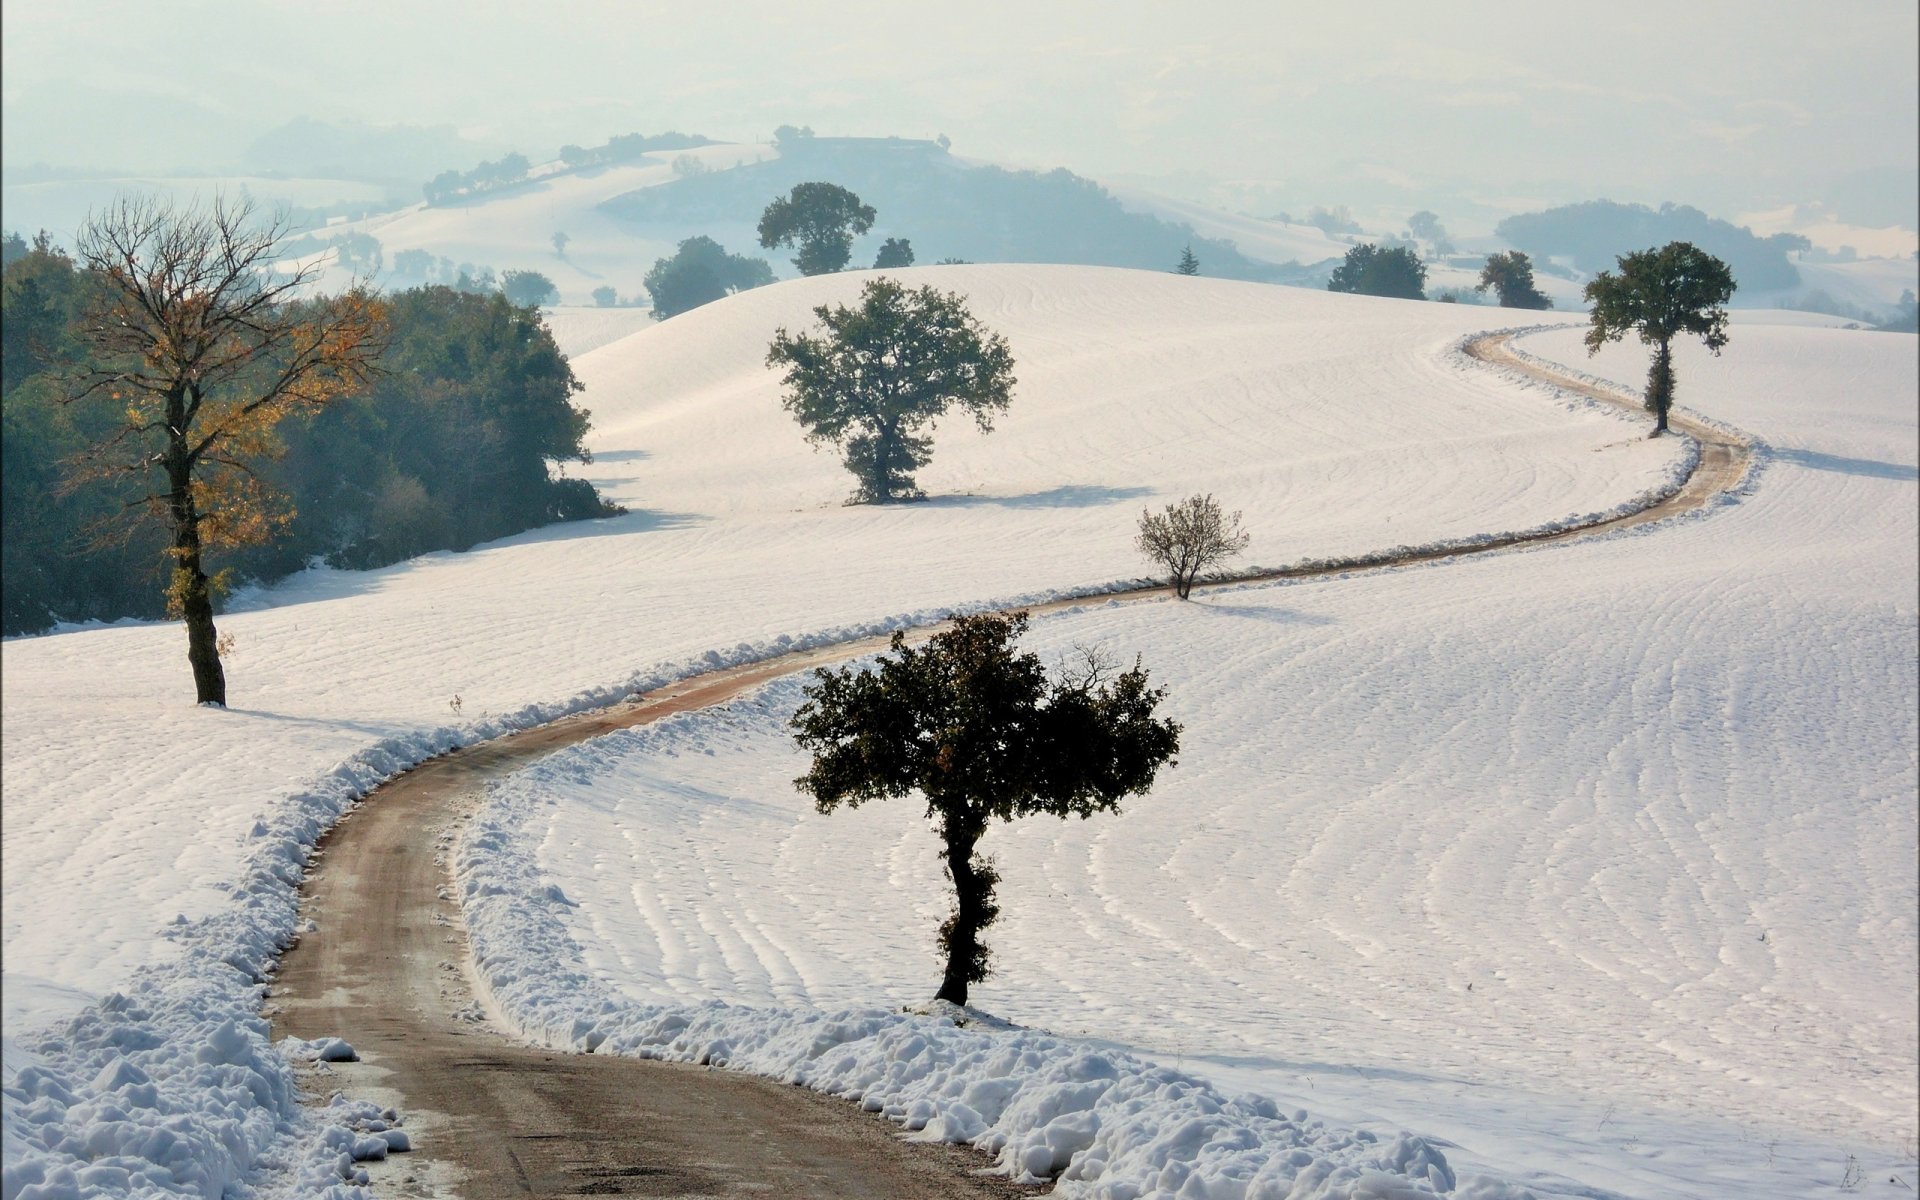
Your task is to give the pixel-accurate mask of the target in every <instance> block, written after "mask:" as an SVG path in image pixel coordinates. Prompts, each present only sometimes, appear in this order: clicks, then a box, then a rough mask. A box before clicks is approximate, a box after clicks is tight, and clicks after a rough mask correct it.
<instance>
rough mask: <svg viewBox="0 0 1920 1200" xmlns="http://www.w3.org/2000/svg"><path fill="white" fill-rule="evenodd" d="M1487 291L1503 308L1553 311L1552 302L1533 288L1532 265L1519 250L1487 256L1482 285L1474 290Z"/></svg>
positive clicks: (1483, 268) (1481, 275) (1482, 270)
mask: <svg viewBox="0 0 1920 1200" xmlns="http://www.w3.org/2000/svg"><path fill="white" fill-rule="evenodd" d="M1488 288H1492V289H1493V290H1494V294H1495V295H1497V296H1499V297H1500V307H1502V308H1536V309H1537V308H1552V307H1553V301H1551V300H1549V299H1547V297H1546V295H1545V294H1543V293H1542V292H1541V291H1540V289H1539V288H1537V287H1535V286H1534V283H1533V261H1532V260H1531V259H1529V258H1528V257H1527V256H1526V255H1524V254H1522V253H1520V251H1518V250H1509V251H1507V252H1506V253H1504V254H1489V255H1488V256H1487V265H1486V266H1485V267H1482V268H1481V270H1480V283H1479V285H1478V286H1476V287H1475V288H1474V289H1473V290H1474V291H1476V292H1485V291H1486V290H1487V289H1488Z"/></svg>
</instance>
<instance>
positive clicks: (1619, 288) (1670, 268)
mask: <svg viewBox="0 0 1920 1200" xmlns="http://www.w3.org/2000/svg"><path fill="white" fill-rule="evenodd" d="M1619 267H1620V273H1619V274H1618V275H1615V274H1614V273H1613V272H1611V271H1602V272H1600V274H1598V275H1596V276H1594V278H1593V280H1592V282H1590V283H1588V284H1587V288H1586V299H1587V303H1588V304H1590V305H1592V306H1593V308H1592V312H1591V314H1590V317H1589V321H1590V324H1589V326H1588V329H1587V353H1588V354H1589V355H1592V354H1596V353H1598V352H1599V350H1600V347H1602V346H1604V345H1606V344H1607V343H1608V342H1617V341H1619V340H1620V339H1621V338H1623V337H1625V336H1626V335H1627V334H1628V333H1637V334H1639V335H1640V340H1641V341H1642V342H1644V343H1646V344H1647V345H1649V346H1652V347H1653V363H1652V365H1651V366H1650V367H1649V368H1648V372H1647V400H1646V403H1647V411H1649V412H1651V413H1653V415H1654V427H1653V436H1655V437H1658V436H1659V435H1660V434H1662V433H1664V432H1666V429H1667V414H1668V412H1670V411H1671V410H1672V408H1673V393H1674V380H1673V339H1674V338H1676V337H1678V336H1680V335H1681V334H1694V335H1697V336H1698V337H1699V338H1700V340H1701V341H1702V342H1704V343H1705V344H1706V347H1707V349H1708V350H1710V351H1712V352H1713V353H1714V354H1716V355H1717V354H1719V353H1720V348H1721V347H1722V346H1724V345H1726V344H1727V310H1726V308H1725V307H1724V306H1725V305H1726V303H1727V301H1729V300H1731V299H1732V298H1733V290H1734V286H1735V285H1734V282H1733V272H1732V271H1730V270H1729V269H1728V268H1727V264H1725V263H1723V262H1721V261H1720V260H1719V259H1717V258H1715V257H1714V256H1713V255H1711V254H1708V253H1706V252H1705V251H1703V250H1700V249H1699V248H1697V247H1695V246H1692V245H1690V244H1688V243H1686V242H1669V243H1667V244H1666V245H1665V246H1662V247H1661V248H1660V249H1658V250H1641V251H1638V252H1636V253H1633V254H1624V255H1621V257H1620V259H1619Z"/></svg>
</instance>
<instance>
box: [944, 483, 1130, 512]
mask: <svg viewBox="0 0 1920 1200" xmlns="http://www.w3.org/2000/svg"><path fill="white" fill-rule="evenodd" d="M1151 495H1153V489H1152V488H1145V487H1124V488H1115V487H1103V486H1101V485H1100V484H1096V483H1070V484H1066V485H1063V486H1061V487H1057V488H1050V489H1048V490H1047V491H1044V492H1028V493H1026V494H1025V495H1021V496H934V497H931V498H930V499H928V500H927V503H928V504H931V505H935V506H942V507H943V506H948V505H951V506H952V507H955V508H971V507H977V506H979V505H984V504H992V505H995V506H997V507H1000V508H1097V507H1099V506H1100V505H1102V504H1117V503H1119V502H1120V501H1122V500H1138V499H1139V498H1140V497H1142V496H1151Z"/></svg>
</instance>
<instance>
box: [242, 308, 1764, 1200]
mask: <svg viewBox="0 0 1920 1200" xmlns="http://www.w3.org/2000/svg"><path fill="white" fill-rule="evenodd" d="M1509 341H1510V336H1509V335H1490V336H1488V337H1485V338H1481V339H1479V340H1478V341H1476V342H1474V343H1472V344H1471V345H1470V346H1469V347H1468V353H1469V354H1471V355H1473V356H1474V357H1476V358H1479V359H1482V360H1484V361H1487V362H1490V363H1496V364H1500V365H1502V366H1507V367H1511V368H1513V369H1516V370H1520V371H1524V372H1526V373H1528V374H1532V375H1535V376H1537V377H1540V378H1545V379H1548V380H1550V381H1551V382H1554V383H1556V384H1559V385H1560V386H1562V387H1565V388H1567V389H1569V390H1572V391H1577V392H1580V393H1581V394H1584V395H1590V396H1594V397H1596V398H1599V399H1602V400H1606V401H1608V402H1611V403H1626V404H1628V406H1630V407H1637V406H1633V405H1631V403H1630V402H1628V401H1623V400H1622V398H1621V397H1618V396H1615V395H1612V394H1609V393H1607V392H1605V391H1604V390H1601V389H1597V388H1594V387H1592V386H1590V385H1588V384H1586V383H1583V382H1581V381H1579V380H1577V379H1573V378H1571V377H1567V376H1561V375H1559V374H1557V373H1553V372H1549V371H1546V370H1544V369H1542V368H1539V367H1536V366H1534V365H1533V364H1530V363H1526V362H1523V361H1521V360H1519V359H1518V358H1515V357H1514V356H1513V355H1512V353H1511V352H1510V350H1509V349H1508V345H1507V343H1508V342H1509ZM1673 424H1674V425H1675V427H1676V428H1678V429H1680V430H1682V431H1684V432H1686V433H1688V434H1690V435H1692V436H1693V437H1695V438H1696V439H1698V440H1699V442H1700V443H1701V460H1700V466H1699V467H1698V469H1696V471H1695V472H1694V474H1693V476H1692V477H1691V478H1690V479H1689V480H1688V481H1687V482H1686V484H1685V485H1684V486H1683V487H1682V488H1681V489H1680V490H1679V491H1678V492H1677V493H1676V494H1675V495H1673V496H1672V497H1669V498H1668V499H1666V500H1664V501H1662V502H1660V503H1658V504H1655V505H1653V506H1652V507H1650V508H1648V509H1645V510H1643V511H1641V512H1638V513H1634V514H1632V515H1630V516H1625V517H1620V518H1615V519H1613V520H1609V521H1603V522H1598V523H1596V524H1594V525H1591V526H1587V527H1585V528H1583V529H1579V530H1569V531H1562V532H1556V533H1552V534H1542V535H1526V536H1515V537H1512V538H1508V539H1506V540H1504V541H1500V542H1495V543H1492V544H1488V545H1482V546H1476V547H1473V548H1471V549H1468V550H1456V551H1442V552H1434V553H1425V554H1419V555H1412V556H1403V557H1401V558H1398V559H1394V560H1392V561H1391V562H1385V561H1378V560H1373V559H1367V560H1353V561H1350V562H1346V563H1335V564H1329V565H1322V566H1316V567H1313V568H1302V569H1296V570H1291V571H1284V572H1279V573H1276V574H1272V575H1268V576H1264V577H1265V578H1299V577H1304V576H1309V575H1326V574H1334V573H1338V572H1341V571H1349V570H1353V569H1356V567H1358V566H1362V565H1380V566H1390V565H1396V564H1399V563H1405V562H1414V561H1421V560H1425V559H1434V558H1444V557H1453V556H1459V555H1464V554H1470V553H1484V552H1487V551H1491V550H1497V549H1501V548H1504V547H1506V546H1512V545H1519V544H1527V543H1536V542H1538V543H1544V542H1557V541H1568V540H1573V539H1575V538H1581V537H1591V536H1593V535H1594V534H1596V533H1599V532H1605V531H1611V530H1614V529H1620V528H1626V527H1629V526H1633V525H1639V524H1644V523H1646V522H1648V521H1655V520H1661V519H1664V518H1667V517H1671V516H1675V515H1678V514H1681V513H1685V512H1689V511H1692V510H1694V509H1697V508H1699V507H1701V506H1702V505H1704V504H1706V503H1707V502H1708V501H1709V500H1711V499H1712V498H1713V497H1714V496H1715V495H1716V494H1718V493H1719V492H1722V491H1725V490H1727V489H1729V488H1732V487H1735V486H1737V485H1738V484H1739V483H1740V481H1741V480H1742V479H1743V478H1744V476H1745V473H1746V470H1747V466H1748V461H1749V458H1750V452H1749V449H1748V447H1747V445H1746V444H1745V443H1744V442H1743V441H1741V440H1740V439H1739V438H1737V437H1734V436H1731V435H1728V434H1725V433H1722V432H1721V431H1718V430H1715V429H1712V428H1710V427H1707V426H1703V425H1700V424H1699V423H1698V422H1694V421H1690V420H1688V419H1686V418H1684V417H1680V416H1678V415H1677V414H1676V416H1675V418H1674V421H1673ZM1164 594H1165V592H1164V590H1163V589H1153V590H1152V591H1150V592H1142V593H1129V594H1123V595H1120V596H1117V597H1102V599H1114V598H1118V599H1128V598H1143V597H1146V596H1155V597H1157V596H1162V595H1164ZM1085 602H1086V601H1085V600H1084V599H1080V600H1066V601H1060V602H1057V603H1055V604H1050V605H1042V606H1036V611H1041V610H1044V609H1047V608H1064V607H1068V606H1071V605H1073V604H1079V603H1085ZM930 632H931V629H927V630H922V631H920V633H919V636H925V635H926V634H927V633H930ZM885 644H886V639H884V638H870V639H866V640H864V641H860V642H853V643H847V644H843V645H839V646H830V647H822V648H819V649H815V650H811V651H805V652H800V653H795V654H789V655H785V656H782V657H780V658H776V659H770V660H768V661H765V662H761V663H757V664H753V665H750V666H746V667H739V668H734V669H731V670H726V671H719V672H714V673H712V674H708V675H702V676H698V677H695V678H692V679H687V680H683V681H682V682H680V683H677V684H672V685H670V686H668V687H665V688H662V689H660V690H659V691H657V692H653V693H649V694H647V695H645V696H640V697H636V698H632V699H630V700H628V701H626V702H624V703H622V704H619V705H615V706H613V707H611V708H606V709H600V710H596V711H594V712H589V713H582V714H578V715H576V716H572V717H568V718H564V719H562V720H559V721H555V722H553V723H551V724H548V725H543V726H540V727H539V728H536V729H530V730H527V731H524V732H522V733H517V734H513V735H509V736H506V737H501V738H497V739H495V740H493V741H490V742H486V743H483V744H480V745H476V746H472V747H469V748H467V749H464V750H460V751H456V752H454V753H451V754H448V755H445V756H442V757H440V758H437V759H434V760H432V761H430V762H427V763H423V764H422V765H420V766H418V767H416V768H414V769H413V770H411V771H408V772H406V773H405V774H403V775H400V776H398V777H396V778H394V779H393V780H391V781H390V782H388V783H387V784H385V785H384V786H382V787H380V788H379V789H377V790H376V791H374V792H373V793H372V794H371V795H369V796H368V797H367V798H366V800H365V801H364V802H362V803H361V804H360V805H359V806H358V807H357V808H356V809H355V810H354V811H353V812H351V813H349V814H348V815H347V816H346V817H344V818H342V819H341V821H340V823H339V824H338V825H337V826H336V827H335V829H334V830H333V831H332V832H331V833H329V834H328V835H327V837H326V839H325V840H324V841H323V842H322V844H321V846H320V848H319V850H318V851H317V852H316V855H315V860H314V863H313V865H312V867H311V869H310V870H309V873H308V877H307V880H306V883H305V885H304V887H303V889H302V894H303V901H304V911H305V913H306V915H307V916H310V917H311V918H313V920H314V921H315V922H316V924H317V926H318V928H317V930H316V931H314V932H310V933H307V934H305V935H304V936H302V937H301V938H300V940H299V942H298V943H297V944H296V945H295V946H294V947H293V948H291V949H290V950H289V951H288V952H287V953H286V955H285V956H284V958H283V959H282V961H281V965H280V970H279V973H278V976H277V978H276V979H275V981H274V984H273V987H272V992H271V994H270V996H269V998H268V1004H267V1011H268V1015H269V1016H271V1017H272V1019H273V1023H274V1031H275V1034H276V1036H280V1035H286V1034H293V1035H296V1036H299V1037H305V1038H318V1037H342V1038H345V1039H346V1040H347V1041H348V1042H350V1043H351V1044H352V1045H353V1046H354V1048H355V1049H356V1050H357V1051H358V1052H359V1054H360V1057H361V1059H362V1061H361V1062H359V1063H348V1064H336V1065H334V1066H332V1067H329V1068H327V1069H328V1070H330V1071H331V1072H332V1074H331V1075H330V1076H329V1077H328V1078H327V1079H325V1080H324V1081H322V1084H321V1086H323V1087H325V1088H328V1089H339V1090H344V1091H346V1092H348V1093H349V1094H350V1095H354V1096H360V1097H366V1098H370V1099H381V1100H382V1101H383V1102H384V1103H388V1104H391V1105H393V1106H394V1107H395V1108H397V1109H399V1110H400V1111H401V1112H402V1114H403V1116H404V1118H405V1120H406V1124H407V1129H408V1131H409V1133H410V1135H411V1136H412V1138H413V1140H414V1144H415V1151H414V1152H413V1153H411V1154H404V1155H397V1156H395V1157H394V1158H392V1159H390V1160H388V1162H387V1163H385V1164H377V1165H376V1178H375V1186H376V1188H377V1189H378V1190H379V1191H380V1192H381V1193H382V1194H384V1195H394V1196H429V1195H431V1196H459V1197H464V1198H465V1200H487V1198H490V1197H507V1196H512V1197H519V1196H581V1195H630V1196H678V1197H696V1196H702V1197H704V1196H715V1197H726V1196H749V1195H751V1196H766V1197H781V1198H786V1197H832V1198H835V1200H857V1198H866V1197H871V1198H873V1200H914V1198H918V1197H949V1196H952V1197H978V1196H990V1197H1007V1196H1016V1195H1031V1194H1033V1193H1032V1191H1031V1189H1021V1188H1016V1187H1014V1186H1013V1185H1012V1184H1010V1183H1009V1182H1008V1181H1007V1180H1005V1179H1003V1178H999V1177H994V1176H983V1175H981V1174H979V1173H978V1172H979V1171H980V1170H981V1169H982V1168H984V1167H986V1166H987V1165H988V1160H987V1159H986V1158H985V1156H983V1155H980V1154H978V1153H976V1152H974V1151H972V1150H969V1149H965V1148H956V1147H948V1146H933V1145H926V1144H921V1143H906V1142H903V1141H901V1140H900V1138H899V1136H898V1134H897V1131H896V1130H895V1128H894V1126H892V1125H891V1124H890V1123H888V1122H886V1121H884V1120H882V1119H880V1118H878V1117H874V1116H869V1115H867V1114H864V1113H861V1112H860V1111H858V1110H857V1109H856V1107H855V1106H853V1105H851V1104H848V1103H846V1102H844V1101H841V1100H835V1099H830V1098H827V1097H823V1096H820V1095H817V1094H815V1093H812V1092H809V1091H806V1090H804V1089H802V1088H797V1087H791V1086H787V1085H782V1084H779V1083H775V1082H772V1081H769V1080H764V1079H758V1078H755V1077H752V1076H747V1075H743V1074H738V1073H735V1072H730V1071H720V1070H710V1069H707V1068H701V1067H690V1066H678V1065H673V1064H666V1063H658V1062H649V1061H643V1060H638V1059H623V1058H603V1057H600V1056H598V1055H590V1054H587V1055H574V1054H560V1053H554V1052H550V1051H545V1050H538V1049H533V1048H530V1047H526V1046H522V1045H519V1044H517V1043H515V1042H513V1041H511V1040H510V1039H509V1038H507V1037H506V1036H504V1035H503V1034H502V1033H501V1032H499V1031H498V1030H496V1029H494V1028H493V1027H492V1026H490V1025H489V1024H488V1023H487V1022H485V1021H484V1020H482V1019H480V1018H479V1017H478V1010H477V1009H476V1006H475V1004H474V1001H475V996H474V994H473V991H472V987H473V984H472V980H471V975H470V966H469V959H468V950H467V944H466V937H465V934H464V932H463V931H462V926H461V917H460V911H459V905H458V903H457V902H456V901H454V900H453V899H451V897H452V896H453V895H454V894H455V893H454V891H453V889H452V887H451V883H450V880H449V877H448V872H447V847H448V843H449V841H450V839H451V837H452V835H453V834H454V832H455V831H456V830H457V829H458V827H459V825H460V823H461V822H462V821H463V820H465V818H466V817H467V815H468V814H469V813H470V812H471V811H472V810H473V808H474V806H475V805H476V804H478V803H479V801H480V799H481V796H482V793H483V791H484V789H485V786H486V783H487V781H488V780H490V779H493V778H496V777H498V776H501V775H504V774H507V773H509V772H511V771H514V770H517V769H519V768H521V767H524V766H526V765H527V764H528V763H530V762H532V761H533V760H535V759H537V758H539V757H541V756H543V755H545V754H548V753H551V752H552V751H554V750H557V749H560V748H561V747H564V746H568V745H572V744H574V743H577V742H581V741H585V740H587V739H589V738H592V737H596V736H599V735H600V734H603V733H608V732H611V731H613V730H615V729H621V728H626V727H629V726H633V725H640V724H644V723H646V722H649V721H654V720H658V719H659V718H661V717H663V716H666V715H668V714H670V713H675V712H681V711H685V710H688V709H694V708H702V707H705V706H708V705H712V704H718V703H721V702H723V701H725V700H728V699H730V698H732V697H734V696H738V695H740V694H742V693H744V692H747V691H750V690H752V689H753V688H756V687H759V686H761V685H762V684H764V683H767V682H768V681H770V680H772V679H774V678H777V677H778V676H781V675H785V674H788V673H791V672H794V671H800V670H805V669H808V668H810V667H814V666H818V665H823V664H827V663H833V662H840V661H844V660H847V659H850V658H854V657H857V656H859V655H861V654H865V653H871V652H872V651H875V650H878V649H881V648H883V647H884V646H885Z"/></svg>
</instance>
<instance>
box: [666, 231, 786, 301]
mask: <svg viewBox="0 0 1920 1200" xmlns="http://www.w3.org/2000/svg"><path fill="white" fill-rule="evenodd" d="M772 282H773V268H772V267H770V266H768V265H767V261H766V260H765V259H763V258H748V257H747V256H745V255H741V254H728V253H727V252H726V251H725V250H724V249H722V248H721V246H720V243H718V242H716V241H714V240H713V239H712V238H710V237H690V238H688V239H686V240H685V241H683V242H681V243H680V248H679V249H678V250H676V251H675V252H674V255H673V257H672V258H661V259H655V260H654V263H653V269H652V270H650V271H648V272H647V277H646V280H645V284H646V288H647V294H648V295H650V296H652V297H653V316H654V319H655V320H657V321H664V320H666V319H667V318H668V317H677V316H679V315H680V314H681V313H683V312H687V311H689V310H691V309H695V308H699V307H700V306H701V305H702V304H711V303H713V302H714V301H715V300H719V299H721V298H723V297H726V296H731V295H733V294H734V293H735V292H744V291H746V290H747V289H748V288H756V287H761V286H763V285H765V284H769V283H772Z"/></svg>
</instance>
